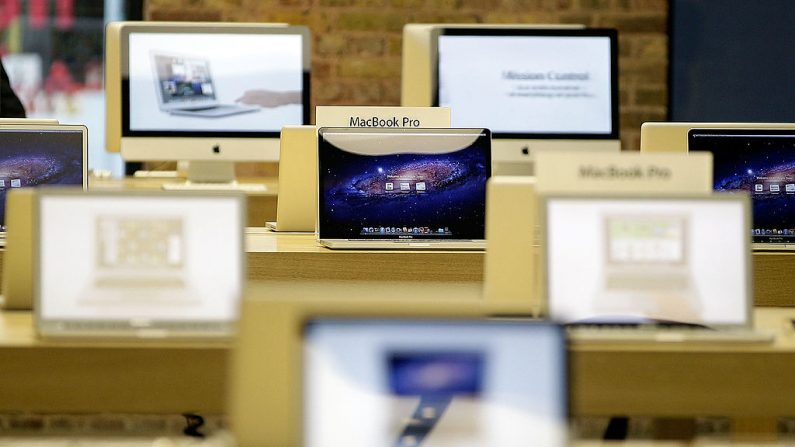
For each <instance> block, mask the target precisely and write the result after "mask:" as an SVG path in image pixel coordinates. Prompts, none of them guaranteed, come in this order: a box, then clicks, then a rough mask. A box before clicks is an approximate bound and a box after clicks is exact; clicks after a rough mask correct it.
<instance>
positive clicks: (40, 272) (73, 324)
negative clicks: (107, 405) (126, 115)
mask: <svg viewBox="0 0 795 447" xmlns="http://www.w3.org/2000/svg"><path fill="white" fill-rule="evenodd" d="M35 200H36V202H35V205H34V210H35V211H34V213H35V214H36V215H37V218H36V219H35V221H36V222H37V228H36V229H35V232H34V237H33V239H34V262H33V265H34V287H33V296H34V310H35V317H36V329H37V331H38V333H39V334H40V335H42V336H44V337H53V338H58V337H92V336H94V337H95V336H102V337H121V338H219V337H228V336H230V335H232V333H233V329H234V325H235V322H236V320H237V316H238V307H239V301H240V297H241V292H242V286H243V282H244V272H245V266H244V262H245V261H244V257H243V226H244V222H245V217H244V216H245V197H244V196H243V195H242V194H238V193H231V192H230V193H201V194H199V193H164V192H157V193H140V192H123V191H107V192H93V191H92V192H83V191H79V190H77V191H75V190H69V189H54V188H53V189H49V188H47V189H42V190H41V191H40V192H39V194H37V197H36V199H35Z"/></svg>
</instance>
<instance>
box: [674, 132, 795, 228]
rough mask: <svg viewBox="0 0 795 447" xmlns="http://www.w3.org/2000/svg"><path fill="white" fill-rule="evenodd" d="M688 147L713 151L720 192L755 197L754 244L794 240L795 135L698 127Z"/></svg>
mask: <svg viewBox="0 0 795 447" xmlns="http://www.w3.org/2000/svg"><path fill="white" fill-rule="evenodd" d="M688 149H689V150H700V151H710V152H712V154H713V160H714V168H713V170H714V179H713V181H714V189H715V190H716V191H747V192H748V193H749V194H750V196H751V202H752V225H751V233H752V235H753V241H754V242H759V243H781V242H795V133H793V132H792V131H771V130H696V129H694V130H691V131H690V135H689V137H688Z"/></svg>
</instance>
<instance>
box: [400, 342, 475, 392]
mask: <svg viewBox="0 0 795 447" xmlns="http://www.w3.org/2000/svg"><path fill="white" fill-rule="evenodd" d="M388 363H389V388H390V391H391V392H392V393H393V394H396V395H398V396H423V397H426V396H462V395H465V396H476V395H478V394H480V393H481V391H482V389H483V375H484V369H485V368H484V364H485V359H484V355H483V354H482V353H480V352H395V353H392V354H391V355H389V358H388Z"/></svg>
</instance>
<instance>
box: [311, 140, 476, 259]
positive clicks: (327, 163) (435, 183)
mask: <svg viewBox="0 0 795 447" xmlns="http://www.w3.org/2000/svg"><path fill="white" fill-rule="evenodd" d="M318 174H319V179H318V224H317V227H318V238H319V240H320V243H321V244H322V245H324V246H326V247H329V248H350V249H440V250H482V249H484V248H485V230H484V227H485V214H486V181H487V180H488V178H489V176H490V175H491V133H490V132H489V130H488V129H406V128H401V129H373V128H369V129H368V128H336V127H326V128H321V129H320V130H319V132H318Z"/></svg>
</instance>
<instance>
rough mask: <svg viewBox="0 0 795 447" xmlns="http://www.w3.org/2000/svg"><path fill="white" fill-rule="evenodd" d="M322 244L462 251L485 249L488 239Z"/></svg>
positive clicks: (323, 242)
mask: <svg viewBox="0 0 795 447" xmlns="http://www.w3.org/2000/svg"><path fill="white" fill-rule="evenodd" d="M318 242H320V245H322V246H324V247H326V248H329V249H332V250H432V251H445V250H460V251H483V250H485V249H486V241H484V240H471V241H462V240H460V241H436V240H411V241H408V240H376V241H360V240H339V239H320V240H319V241H318Z"/></svg>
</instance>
